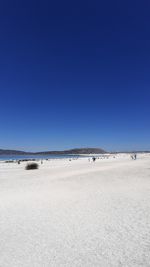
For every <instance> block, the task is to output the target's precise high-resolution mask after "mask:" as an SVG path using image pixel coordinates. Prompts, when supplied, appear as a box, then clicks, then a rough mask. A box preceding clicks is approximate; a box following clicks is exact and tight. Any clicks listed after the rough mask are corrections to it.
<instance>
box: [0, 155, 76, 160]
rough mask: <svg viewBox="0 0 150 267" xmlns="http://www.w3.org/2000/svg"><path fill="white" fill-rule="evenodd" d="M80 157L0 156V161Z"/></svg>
mask: <svg viewBox="0 0 150 267" xmlns="http://www.w3.org/2000/svg"><path fill="white" fill-rule="evenodd" d="M79 157H81V156H80V155H56V154H54V155H0V161H9V160H25V159H26V160H27V159H29V160H32V159H34V160H42V159H43V160H44V159H64V158H68V159H69V158H75V159H76V158H79Z"/></svg>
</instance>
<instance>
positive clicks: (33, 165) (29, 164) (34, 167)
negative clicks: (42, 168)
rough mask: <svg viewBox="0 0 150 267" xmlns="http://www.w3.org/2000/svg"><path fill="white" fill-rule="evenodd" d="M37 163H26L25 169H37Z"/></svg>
mask: <svg viewBox="0 0 150 267" xmlns="http://www.w3.org/2000/svg"><path fill="white" fill-rule="evenodd" d="M38 168H39V165H38V164H37V163H28V164H27V166H26V168H25V169H26V170H37V169H38Z"/></svg>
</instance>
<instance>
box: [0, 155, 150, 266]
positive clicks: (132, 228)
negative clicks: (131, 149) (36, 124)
mask: <svg viewBox="0 0 150 267" xmlns="http://www.w3.org/2000/svg"><path fill="white" fill-rule="evenodd" d="M24 167H25V163H21V164H20V165H18V164H17V163H0V241H1V242H0V266H2V267H10V266H11V267H20V266H21V267H30V266H32V267H39V266H40V267H43V266H44V267H49V266H52V267H53V266H68V267H80V266H82V267H83V266H88V267H93V266H94V267H96V266H97V267H100V266H102V267H105V266H114V267H117V266H128V267H129V266H132V267H133V266H150V155H148V154H140V155H138V159H137V160H136V161H133V160H131V159H130V157H129V155H125V154H120V155H117V156H116V157H115V158H114V157H113V156H110V158H109V159H99V160H97V161H96V162H95V163H92V162H89V161H88V159H87V158H84V159H78V160H72V161H69V160H67V159H64V160H51V161H44V163H43V165H41V166H40V169H39V170H33V171H26V170H24Z"/></svg>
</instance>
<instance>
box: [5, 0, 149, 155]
mask: <svg viewBox="0 0 150 267" xmlns="http://www.w3.org/2000/svg"><path fill="white" fill-rule="evenodd" d="M149 14H150V3H149V2H148V1H145V0H144V1H142V2H141V1H132V0H131V1H124V2H122V1H107V2H105V1H103V2H101V1H76V2H71V1H57V2H55V1H53V2H52V1H45V0H43V1H36V2H35V1H33V0H31V1H28V0H27V1H13V2H12V1H10V0H9V1H7V0H6V1H1V3H0V25H1V26H0V59H1V60H0V74H1V78H0V148H1V149H16V150H25V151H42V150H43V151H45V150H65V149H70V148H74V147H100V148H103V149H105V150H107V151H111V150H118V151H119V150H150V142H149V140H150V119H149V117H150V104H149V102H150V16H149Z"/></svg>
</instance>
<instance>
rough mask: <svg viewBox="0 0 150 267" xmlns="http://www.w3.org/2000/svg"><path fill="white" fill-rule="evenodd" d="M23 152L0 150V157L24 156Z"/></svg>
mask: <svg viewBox="0 0 150 267" xmlns="http://www.w3.org/2000/svg"><path fill="white" fill-rule="evenodd" d="M25 154H28V153H26V152H24V151H18V150H6V149H0V155H25Z"/></svg>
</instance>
